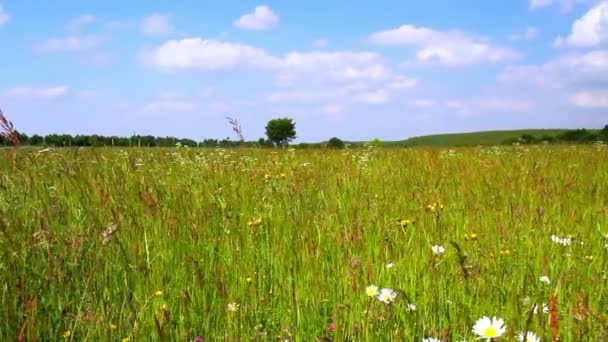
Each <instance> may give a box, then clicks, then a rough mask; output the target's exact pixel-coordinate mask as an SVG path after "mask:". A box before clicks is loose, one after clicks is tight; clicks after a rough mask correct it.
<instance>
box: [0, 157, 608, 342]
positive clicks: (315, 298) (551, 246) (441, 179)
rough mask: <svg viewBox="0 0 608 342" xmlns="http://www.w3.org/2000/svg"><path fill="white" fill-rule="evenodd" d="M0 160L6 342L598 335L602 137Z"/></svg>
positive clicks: (603, 261)
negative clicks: (374, 291)
mask: <svg viewBox="0 0 608 342" xmlns="http://www.w3.org/2000/svg"><path fill="white" fill-rule="evenodd" d="M11 153H12V156H11V157H10V158H5V157H3V158H0V170H1V173H0V213H1V216H0V247H1V248H0V253H1V254H0V255H1V258H0V279H2V283H1V284H0V285H1V287H0V308H2V318H3V319H1V320H0V339H1V340H15V339H20V340H22V341H25V340H27V341H35V340H41V341H47V340H63V339H65V340H73V341H82V340H90V341H99V340H108V341H110V340H123V339H130V340H131V341H143V340H158V341H161V340H164V341H177V340H184V341H186V340H193V339H194V338H195V337H197V336H201V337H203V338H204V339H205V341H224V340H230V341H232V340H238V341H248V340H259V341H266V340H279V339H280V340H294V341H296V340H297V341H314V340H335V341H344V340H359V341H384V340H398V341H414V340H421V339H422V338H425V337H430V336H433V337H437V338H440V339H443V340H444V341H452V340H461V339H466V340H473V339H474V338H475V336H474V335H473V333H472V332H471V327H472V326H473V324H474V323H475V321H476V320H477V319H478V318H480V317H482V316H484V315H485V316H498V317H501V318H503V319H504V320H505V322H506V324H507V333H506V335H505V336H504V337H505V338H504V340H510V339H511V338H513V337H515V336H516V335H517V334H518V333H519V332H520V331H524V330H528V331H533V332H535V333H536V334H537V335H539V336H541V337H542V339H543V340H549V339H551V338H552V336H554V335H557V336H559V338H560V340H561V341H601V340H602V339H606V338H608V311H607V308H608V263H607V262H608V251H607V247H606V246H605V244H606V243H608V240H607V239H606V238H608V236H606V235H605V234H606V233H608V148H606V147H604V146H577V147H574V146H573V147H568V146H544V147H529V148H523V147H502V148H469V149H456V150H441V149H408V150H382V149H377V150H376V149H370V150H352V151H350V150H343V151H327V150H299V151H294V150H281V151H268V150H251V149H247V150H198V149H187V148H177V149H136V148H133V149H126V150H116V149H61V150H52V149H47V150H34V149H18V150H11ZM406 219H407V220H412V221H414V223H413V224H405V223H406V222H404V221H401V220H406ZM402 223H403V224H402ZM552 235H556V236H559V237H560V238H564V239H563V240H562V241H563V242H567V241H571V244H569V245H567V244H566V245H562V244H560V243H556V242H554V241H553V240H552V238H551V236H552ZM554 240H556V237H554ZM557 241H558V242H559V241H560V240H557ZM433 245H442V246H444V247H445V253H444V254H433V253H432V251H431V247H432V246H433ZM389 264H392V267H387V265H389ZM389 266H390V265H389ZM541 276H547V277H548V278H549V281H550V283H549V284H547V283H546V281H545V282H543V281H541V280H540V277H541ZM372 284H375V285H378V286H379V287H380V288H390V289H394V290H395V291H397V297H396V300H395V301H394V302H393V303H391V304H385V303H383V302H381V301H379V300H377V299H376V298H374V297H368V296H367V295H366V287H367V286H369V285H372ZM411 304H414V305H415V310H414V306H413V305H411ZM543 305H545V308H546V311H548V312H547V313H543V309H542V308H543ZM535 311H536V313H534V312H535Z"/></svg>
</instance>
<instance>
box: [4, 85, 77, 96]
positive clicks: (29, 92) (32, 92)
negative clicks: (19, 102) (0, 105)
mask: <svg viewBox="0 0 608 342" xmlns="http://www.w3.org/2000/svg"><path fill="white" fill-rule="evenodd" d="M67 93H68V88H67V87H65V86H59V87H51V88H30V87H16V88H12V89H9V90H8V91H7V92H6V96H9V97H15V98H25V99H54V98H59V97H63V96H65V95H66V94H67Z"/></svg>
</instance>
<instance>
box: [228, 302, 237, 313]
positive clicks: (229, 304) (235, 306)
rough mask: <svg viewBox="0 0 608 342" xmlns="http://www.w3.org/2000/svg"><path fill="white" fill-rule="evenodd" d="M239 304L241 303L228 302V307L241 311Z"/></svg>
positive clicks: (234, 310) (232, 310) (229, 309)
mask: <svg viewBox="0 0 608 342" xmlns="http://www.w3.org/2000/svg"><path fill="white" fill-rule="evenodd" d="M239 306H240V305H239V303H228V305H227V309H228V311H230V312H237V311H239Z"/></svg>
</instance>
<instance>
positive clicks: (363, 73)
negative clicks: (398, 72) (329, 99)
mask: <svg viewBox="0 0 608 342" xmlns="http://www.w3.org/2000/svg"><path fill="white" fill-rule="evenodd" d="M388 77H389V71H388V69H387V68H386V66H385V65H384V63H383V60H382V58H381V56H380V55H378V54H377V53H374V52H353V51H337V52H319V51H313V52H290V53H288V54H287V55H285V57H283V58H282V59H281V64H280V68H279V72H278V76H277V79H278V82H279V84H280V85H282V86H291V85H296V84H297V83H298V82H307V83H314V84H317V83H326V82H336V83H344V82H356V81H377V80H383V79H387V78H388Z"/></svg>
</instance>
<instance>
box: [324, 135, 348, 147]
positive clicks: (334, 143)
mask: <svg viewBox="0 0 608 342" xmlns="http://www.w3.org/2000/svg"><path fill="white" fill-rule="evenodd" d="M327 147H331V148H344V141H342V140H341V139H340V138H337V137H333V138H331V139H329V141H328V142H327Z"/></svg>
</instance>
